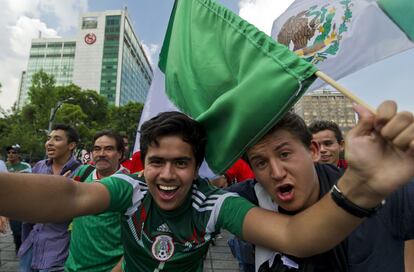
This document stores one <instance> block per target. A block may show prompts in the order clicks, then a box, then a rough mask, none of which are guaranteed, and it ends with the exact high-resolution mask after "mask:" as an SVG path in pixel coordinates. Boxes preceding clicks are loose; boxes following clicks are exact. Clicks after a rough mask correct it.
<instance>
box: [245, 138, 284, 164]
mask: <svg viewBox="0 0 414 272" xmlns="http://www.w3.org/2000/svg"><path fill="white" fill-rule="evenodd" d="M289 145H290V144H289V143H288V142H283V143H281V144H278V145H277V146H276V147H275V148H273V151H278V150H280V149H282V148H283V147H285V146H289ZM261 157H262V156H261V155H260V154H253V156H252V157H251V158H249V160H251V161H253V160H255V159H259V158H261Z"/></svg>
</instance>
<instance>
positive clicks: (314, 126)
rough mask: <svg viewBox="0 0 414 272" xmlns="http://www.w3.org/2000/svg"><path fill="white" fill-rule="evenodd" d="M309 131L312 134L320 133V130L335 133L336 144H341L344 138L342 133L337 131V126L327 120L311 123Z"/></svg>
mask: <svg viewBox="0 0 414 272" xmlns="http://www.w3.org/2000/svg"><path fill="white" fill-rule="evenodd" d="M309 130H310V131H311V133H312V134H315V133H318V132H319V131H322V130H330V131H332V132H333V133H335V138H336V140H337V141H338V143H341V142H342V141H343V140H344V137H343V136H342V132H341V130H340V129H339V126H338V124H337V123H335V122H333V121H328V120H316V121H313V122H312V123H311V124H310V125H309Z"/></svg>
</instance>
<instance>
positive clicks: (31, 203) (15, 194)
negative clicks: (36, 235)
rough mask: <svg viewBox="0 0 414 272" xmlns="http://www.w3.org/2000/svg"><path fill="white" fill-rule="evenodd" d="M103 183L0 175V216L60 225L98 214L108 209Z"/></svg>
mask: <svg viewBox="0 0 414 272" xmlns="http://www.w3.org/2000/svg"><path fill="white" fill-rule="evenodd" d="M109 201H110V196H109V192H108V191H107V189H106V188H105V186H104V185H102V184H100V183H80V182H74V181H70V180H68V178H66V177H62V176H55V175H38V174H36V175H35V174H15V173H0V215H4V216H8V217H10V218H15V219H20V220H24V221H28V222H61V221H65V220H68V219H71V218H73V217H76V216H80V215H86V214H95V213H99V212H102V211H104V210H105V208H106V207H108V206H109Z"/></svg>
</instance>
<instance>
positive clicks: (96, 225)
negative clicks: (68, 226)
mask: <svg viewBox="0 0 414 272" xmlns="http://www.w3.org/2000/svg"><path fill="white" fill-rule="evenodd" d="M88 167H89V166H88V165H84V166H82V167H81V168H80V169H79V170H78V172H77V173H76V174H75V176H74V179H75V180H77V181H79V179H80V177H81V176H82V175H83V174H84V172H85V170H86V169H87V168H88ZM124 171H125V169H124V168H121V169H120V170H118V172H117V173H122V172H124ZM97 180H98V177H97V174H96V170H94V171H93V172H91V174H89V176H88V177H87V178H86V180H85V181H84V182H87V183H90V182H94V181H97ZM120 216H121V215H120V214H119V213H118V212H106V213H101V214H98V215H89V216H81V217H77V218H75V219H74V220H73V222H72V234H71V239H70V248H69V256H68V259H67V260H66V263H65V271H67V272H68V271H70V272H72V271H88V272H106V271H111V269H112V268H113V267H114V266H115V265H116V264H117V263H118V262H119V261H120V259H121V257H122V255H123V247H122V241H121V221H120V219H121V218H120Z"/></svg>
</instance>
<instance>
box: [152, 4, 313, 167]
mask: <svg viewBox="0 0 414 272" xmlns="http://www.w3.org/2000/svg"><path fill="white" fill-rule="evenodd" d="M159 66H160V69H161V70H162V71H163V72H164V73H165V85H166V92H167V95H168V97H169V98H170V99H171V100H172V102H173V103H174V104H175V105H176V106H177V107H178V108H179V109H180V110H182V111H183V112H185V113H186V114H188V115H190V116H191V117H193V118H195V119H196V120H198V121H200V122H201V123H202V124H203V125H204V127H205V129H206V131H207V133H208V143H207V151H206V160H207V162H208V164H209V166H210V167H211V168H212V170H213V171H215V172H217V173H222V172H224V171H225V170H226V169H227V168H229V167H230V166H231V165H232V164H233V163H234V162H235V161H236V160H237V159H238V158H239V157H240V156H241V155H242V154H243V152H244V151H245V150H246V149H247V148H248V147H250V146H251V145H252V144H254V143H255V141H257V140H258V139H259V138H261V137H262V136H263V135H264V134H265V133H266V132H267V130H268V129H270V128H271V127H272V126H273V125H274V124H275V123H276V122H277V121H278V120H279V119H280V118H281V117H282V116H283V114H284V113H285V112H286V111H287V110H289V109H290V108H291V106H293V104H294V103H295V102H296V101H297V100H298V99H299V98H300V97H301V95H302V94H303V93H304V92H305V90H306V89H307V87H308V86H309V85H310V84H311V83H312V82H313V81H314V80H315V76H314V73H315V72H316V71H317V69H316V68H315V67H314V66H313V65H311V64H310V63H308V62H306V61H304V60H302V59H300V58H299V57H297V56H296V55H295V54H294V53H292V52H291V51H289V50H288V49H287V48H286V47H285V46H283V45H280V44H278V43H276V42H275V41H274V40H273V39H272V38H270V37H269V36H267V35H266V34H264V33H263V32H261V31H259V30H258V29H257V28H256V27H254V26H253V25H251V24H249V23H248V22H246V21H244V20H243V19H241V18H240V17H239V16H237V15H236V14H234V13H233V12H231V11H229V10H228V9H226V8H224V7H222V6H220V5H219V4H217V3H216V2H215V1H213V0H178V1H176V2H175V5H174V9H173V13H172V15H171V18H170V22H169V26H168V30H167V33H166V36H165V40H164V44H163V48H162V50H161V54H160V63H159Z"/></svg>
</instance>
